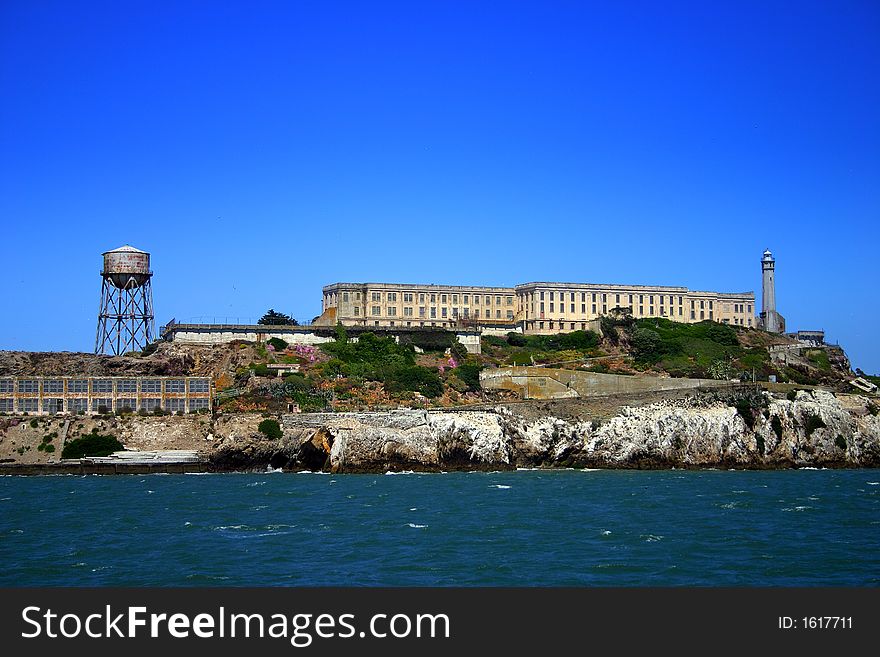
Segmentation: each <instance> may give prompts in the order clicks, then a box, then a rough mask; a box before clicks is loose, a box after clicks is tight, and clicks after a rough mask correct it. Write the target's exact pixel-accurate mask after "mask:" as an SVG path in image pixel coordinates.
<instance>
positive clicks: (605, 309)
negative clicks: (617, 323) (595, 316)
mask: <svg viewBox="0 0 880 657" xmlns="http://www.w3.org/2000/svg"><path fill="white" fill-rule="evenodd" d="M602 312H603V313H607V312H608V306H607V305H606V304H604V303H603V304H602Z"/></svg>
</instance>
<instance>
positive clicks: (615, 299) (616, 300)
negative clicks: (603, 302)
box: [614, 294, 620, 306]
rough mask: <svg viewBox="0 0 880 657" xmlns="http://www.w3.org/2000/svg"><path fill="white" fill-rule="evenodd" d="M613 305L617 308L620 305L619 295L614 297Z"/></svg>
mask: <svg viewBox="0 0 880 657" xmlns="http://www.w3.org/2000/svg"><path fill="white" fill-rule="evenodd" d="M614 303H616V304H617V305H618V306H619V305H620V295H619V294H615V295H614Z"/></svg>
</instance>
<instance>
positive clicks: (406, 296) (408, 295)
mask: <svg viewBox="0 0 880 657" xmlns="http://www.w3.org/2000/svg"><path fill="white" fill-rule="evenodd" d="M412 301H413V295H412V292H404V293H403V302H404V303H412Z"/></svg>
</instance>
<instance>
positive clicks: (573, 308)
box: [516, 283, 755, 334]
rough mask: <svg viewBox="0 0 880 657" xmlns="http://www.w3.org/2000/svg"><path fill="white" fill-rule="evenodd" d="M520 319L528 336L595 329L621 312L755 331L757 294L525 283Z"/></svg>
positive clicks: (518, 291)
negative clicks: (601, 320) (592, 324)
mask: <svg viewBox="0 0 880 657" xmlns="http://www.w3.org/2000/svg"><path fill="white" fill-rule="evenodd" d="M516 299H517V317H518V318H520V319H521V321H522V323H523V331H524V332H525V333H538V334H540V333H560V332H563V331H575V330H579V329H580V330H583V329H586V328H589V324H590V322H593V321H594V320H596V319H599V318H600V317H602V316H605V315H610V314H613V313H615V312H628V313H631V314H632V316H633V317H634V318H636V319H642V318H646V317H664V318H666V319H670V320H673V321H676V322H685V323H696V322H702V321H705V320H711V321H715V322H719V323H722V324H732V325H735V326H745V327H750V326H754V308H755V294H754V292H729V293H728V292H704V291H695V290H689V289H688V288H686V287H671V286H659V285H615V284H594V283H525V284H523V285H518V286H516Z"/></svg>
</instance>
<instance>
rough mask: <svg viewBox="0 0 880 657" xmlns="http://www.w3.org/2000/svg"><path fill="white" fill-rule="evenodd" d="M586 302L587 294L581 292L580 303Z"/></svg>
mask: <svg viewBox="0 0 880 657" xmlns="http://www.w3.org/2000/svg"><path fill="white" fill-rule="evenodd" d="M586 300H587V293H586V292H581V303H583V302H584V301H586Z"/></svg>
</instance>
